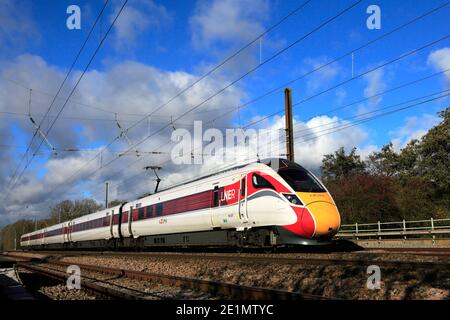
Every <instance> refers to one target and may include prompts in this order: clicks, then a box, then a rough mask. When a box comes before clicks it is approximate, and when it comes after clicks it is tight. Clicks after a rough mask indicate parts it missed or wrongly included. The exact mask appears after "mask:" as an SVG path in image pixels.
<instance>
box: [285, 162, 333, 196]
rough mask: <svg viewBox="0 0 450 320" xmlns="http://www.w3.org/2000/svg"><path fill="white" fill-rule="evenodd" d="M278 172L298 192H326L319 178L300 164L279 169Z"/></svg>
mask: <svg viewBox="0 0 450 320" xmlns="http://www.w3.org/2000/svg"><path fill="white" fill-rule="evenodd" d="M278 174H279V175H280V176H281V177H282V178H283V179H284V180H285V181H286V182H287V183H288V184H289V185H290V186H291V187H292V189H294V191H296V192H326V190H325V189H324V188H323V187H322V185H321V184H320V183H319V182H318V181H317V179H316V178H315V177H314V176H313V175H312V174H310V173H309V172H308V171H307V170H305V169H304V168H302V167H300V166H298V167H296V168H288V169H282V170H279V171H278Z"/></svg>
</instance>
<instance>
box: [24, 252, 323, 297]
mask: <svg viewBox="0 0 450 320" xmlns="http://www.w3.org/2000/svg"><path fill="white" fill-rule="evenodd" d="M49 265H50V266H56V267H64V268H66V267H68V266H69V265H71V263H67V262H62V261H53V260H50V261H45V266H42V265H39V263H36V262H18V263H17V266H18V267H20V268H24V269H27V270H30V271H33V272H37V273H40V274H43V275H45V276H49V277H53V278H57V279H59V280H63V281H65V280H66V279H67V277H68V276H69V275H68V274H67V273H65V272H64V271H63V270H61V269H58V268H52V267H49ZM77 266H78V267H79V268H80V269H81V270H82V271H84V272H86V271H89V272H94V273H100V274H107V275H110V276H113V277H114V278H113V279H118V278H128V279H136V280H141V281H150V282H154V283H158V284H161V285H163V286H167V287H178V288H182V289H189V290H193V291H197V292H202V293H207V294H210V295H213V296H214V297H217V296H219V297H224V298H231V299H246V300H324V299H329V298H326V297H323V296H319V295H312V294H302V293H300V292H291V291H287V290H277V289H269V288H260V287H251V286H242V285H237V284H233V283H226V282H220V281H212V280H203V279H195V278H187V277H178V276H171V275H165V274H157V273H148V272H141V271H133V270H125V269H117V268H110V267H101V266H95V265H86V264H77ZM82 274H83V272H82ZM81 285H82V286H83V287H84V288H88V289H90V290H92V291H95V292H98V293H100V294H102V295H105V296H109V297H112V298H118V299H131V300H146V299H149V298H151V299H155V298H157V299H164V297H162V296H161V295H157V294H154V293H148V292H143V291H141V290H136V289H134V288H131V287H129V286H124V285H122V286H118V285H117V284H112V283H111V282H110V281H105V280H104V279H99V278H98V277H95V278H94V277H92V276H89V277H86V276H83V277H82V279H81Z"/></svg>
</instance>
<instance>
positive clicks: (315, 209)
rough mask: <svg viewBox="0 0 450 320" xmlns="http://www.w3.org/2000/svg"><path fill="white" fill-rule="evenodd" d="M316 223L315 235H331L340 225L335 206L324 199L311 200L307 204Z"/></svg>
mask: <svg viewBox="0 0 450 320" xmlns="http://www.w3.org/2000/svg"><path fill="white" fill-rule="evenodd" d="M307 207H308V209H309V212H311V214H312V216H313V217H314V221H315V224H316V232H315V233H314V236H315V237H332V236H333V235H335V234H336V233H337V232H338V230H339V227H340V225H341V217H340V215H339V211H338V210H337V207H336V206H335V205H334V204H332V203H330V202H325V201H317V202H312V203H310V204H308V205H307Z"/></svg>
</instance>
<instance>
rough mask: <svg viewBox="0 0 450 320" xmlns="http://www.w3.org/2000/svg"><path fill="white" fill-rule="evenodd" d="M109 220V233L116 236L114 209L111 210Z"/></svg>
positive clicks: (112, 236)
mask: <svg viewBox="0 0 450 320" xmlns="http://www.w3.org/2000/svg"><path fill="white" fill-rule="evenodd" d="M109 214H110V213H109V212H108V213H107V214H106V215H107V216H108V215H109ZM108 221H109V234H110V235H111V238H114V230H113V227H114V210H112V211H111V215H109V216H108Z"/></svg>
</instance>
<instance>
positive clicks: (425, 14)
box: [155, 2, 450, 150]
mask: <svg viewBox="0 0 450 320" xmlns="http://www.w3.org/2000/svg"><path fill="white" fill-rule="evenodd" d="M449 3H450V2H447V3H444V4H443V5H440V6H438V7H436V8H433V9H432V10H429V11H427V12H426V13H423V14H421V15H419V16H417V17H415V18H413V19H411V20H409V21H407V22H406V23H403V24H401V25H400V26H397V27H395V28H394V29H392V30H390V31H388V32H386V33H385V34H383V35H381V36H379V37H377V38H375V39H373V40H371V41H369V42H367V43H365V44H363V45H361V46H359V47H357V48H355V49H353V50H351V51H349V52H347V53H346V54H344V55H341V56H339V57H338V58H335V59H332V60H330V61H329V62H327V63H324V64H322V65H321V66H319V67H317V68H315V69H313V70H310V71H308V72H306V73H305V74H303V75H301V76H300V77H297V78H296V79H293V80H291V81H289V82H287V83H285V84H283V86H280V87H278V88H275V89H273V90H270V91H269V92H268V93H266V94H263V95H262V96H259V97H258V98H255V99H252V100H251V101H249V102H248V103H246V104H243V105H240V106H238V107H237V108H236V109H240V108H243V107H245V106H247V105H248V104H250V103H253V102H255V101H257V100H258V99H259V98H262V97H265V96H267V94H270V93H273V92H275V91H277V90H279V89H281V88H284V86H286V85H289V84H292V83H293V82H295V81H298V80H299V79H301V78H303V77H305V76H307V75H309V74H311V73H313V72H316V71H318V70H320V69H322V68H324V67H326V66H328V65H330V64H331V63H334V62H336V61H338V60H340V59H342V58H344V57H346V56H348V55H349V54H351V53H352V52H356V51H358V50H361V49H363V48H365V47H367V46H369V45H371V44H373V43H375V42H376V41H379V40H381V39H383V38H385V37H386V36H388V35H391V34H393V33H394V32H397V31H399V30H401V29H402V28H404V27H406V26H408V25H411V24H412V23H414V22H416V21H418V20H420V19H423V18H424V17H426V16H429V15H431V14H433V13H435V12H437V11H438V10H440V9H442V8H444V7H445V6H447V5H448V4H449ZM446 38H447V37H444V38H443V39H442V38H441V39H438V40H437V41H436V42H440V41H442V40H445V39H446ZM433 44H434V43H431V44H429V45H426V46H425V47H427V46H430V45H433ZM422 49H424V47H421V48H418V49H416V50H413V51H411V52H407V53H405V54H404V55H402V56H400V57H398V58H396V59H394V60H391V61H389V62H387V63H385V64H382V65H380V66H378V67H375V68H372V69H370V70H368V71H366V72H365V73H363V74H360V75H358V76H357V77H355V76H354V75H352V78H351V79H348V80H346V81H344V82H341V83H339V84H337V85H336V86H333V87H331V88H328V89H327V90H325V91H322V92H319V93H317V94H316V95H314V96H311V97H308V98H307V99H305V100H302V101H300V102H297V103H296V104H294V106H296V105H298V104H300V103H304V102H306V101H308V100H311V99H313V98H315V97H317V96H320V95H322V94H324V93H326V92H329V91H331V90H333V89H336V88H337V87H339V86H341V85H344V84H346V83H348V82H350V81H352V80H355V79H358V78H361V77H362V76H364V75H367V74H369V73H371V72H373V71H375V70H378V69H380V68H382V67H384V66H386V65H388V64H391V63H393V62H395V61H398V60H401V59H403V58H405V57H407V56H410V55H412V54H414V53H416V52H417V51H420V50H422ZM236 109H235V110H236ZM283 111H284V108H282V109H280V111H278V112H276V113H275V114H272V115H270V116H267V117H265V118H263V119H259V120H257V121H255V122H254V123H251V124H250V125H247V126H245V128H248V127H249V126H251V125H254V124H257V123H259V122H261V121H263V120H265V119H267V118H269V117H271V116H274V115H276V114H279V113H281V112H283ZM228 113H229V112H227V113H225V114H222V115H220V116H219V117H222V116H225V115H227V114H228ZM219 117H217V118H215V119H213V120H212V121H209V122H207V123H214V121H215V120H217V119H218V118H219ZM169 143H170V140H169ZM165 145H167V143H163V144H162V145H161V146H165ZM159 148H160V147H158V148H157V149H155V150H158V149H159Z"/></svg>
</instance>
